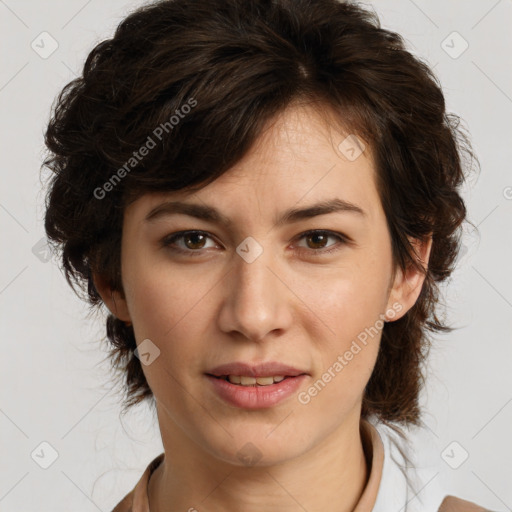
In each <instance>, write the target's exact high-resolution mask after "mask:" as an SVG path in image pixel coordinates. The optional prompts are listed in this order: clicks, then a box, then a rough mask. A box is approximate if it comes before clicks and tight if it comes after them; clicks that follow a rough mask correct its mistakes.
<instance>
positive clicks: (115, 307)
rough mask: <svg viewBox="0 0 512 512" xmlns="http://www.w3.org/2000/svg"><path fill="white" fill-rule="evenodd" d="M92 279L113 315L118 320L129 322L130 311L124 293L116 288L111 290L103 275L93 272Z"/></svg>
mask: <svg viewBox="0 0 512 512" xmlns="http://www.w3.org/2000/svg"><path fill="white" fill-rule="evenodd" d="M93 281H94V286H95V287H96V290H97V291H98V293H99V294H100V296H101V299H102V300H103V302H104V303H105V306H107V308H108V309H109V310H110V312H111V313H112V314H113V315H114V316H115V317H117V318H119V320H122V321H123V322H128V323H131V317H130V312H129V311H128V305H127V303H126V299H125V297H124V294H122V293H121V292H119V291H117V290H113V289H112V288H111V286H110V285H109V284H108V281H107V279H106V278H105V276H103V275H100V274H93Z"/></svg>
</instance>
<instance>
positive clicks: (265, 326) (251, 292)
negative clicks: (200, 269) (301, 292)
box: [218, 249, 295, 342]
mask: <svg viewBox="0 0 512 512" xmlns="http://www.w3.org/2000/svg"><path fill="white" fill-rule="evenodd" d="M248 261H250V260H248ZM248 261H246V260H245V259H244V258H242V257H241V256H239V255H238V254H235V255H234V257H233V262H232V268H231V270H230V272H228V273H227V275H226V276H225V278H224V279H225V282H224V284H223V290H224V296H223V301H222V304H221V310H220V312H219V317H218V319H219V327H220V329H221V330H222V331H223V332H226V333H229V334H231V335H232V336H233V335H234V333H239V334H240V335H242V336H243V337H244V338H246V339H247V340H251V341H258V342H261V341H263V340H265V339H266V338H268V337H269V336H271V335H272V336H278V335H282V334H283V333H284V332H286V330H287V329H289V327H290V326H291V324H292V319H293V314H292V307H293V300H294V297H295V295H294V294H293V292H292V291H291V290H290V289H289V288H288V286H289V285H287V283H286V279H285V276H284V271H283V270H280V269H279V268H278V265H276V263H275V260H274V259H273V258H272V256H271V251H270V250H268V249H265V250H264V251H263V252H262V253H261V254H260V255H259V256H258V257H257V258H256V259H255V260H254V261H252V262H248ZM242 336H238V337H239V338H240V337H242Z"/></svg>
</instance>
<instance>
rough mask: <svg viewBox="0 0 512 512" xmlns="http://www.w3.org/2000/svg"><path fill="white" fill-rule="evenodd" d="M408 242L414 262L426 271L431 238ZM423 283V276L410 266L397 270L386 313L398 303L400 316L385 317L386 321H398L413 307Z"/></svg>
mask: <svg viewBox="0 0 512 512" xmlns="http://www.w3.org/2000/svg"><path fill="white" fill-rule="evenodd" d="M409 241H410V242H411V244H412V247H413V250H414V253H415V255H416V260H417V261H418V263H420V264H421V266H422V267H423V268H424V269H425V270H426V269H427V268H428V261H429V258H430V251H431V249H432V236H428V237H427V238H425V240H424V241H421V240H418V239H411V238H410V239H409ZM424 281H425V275H424V274H423V273H422V272H421V271H420V270H418V269H417V268H416V267H414V266H412V265H410V266H409V268H408V269H406V270H405V271H403V270H402V269H400V268H398V269H397V271H396V274H395V276H394V281H393V285H392V287H391V292H390V294H389V298H388V306H387V307H388V309H387V311H388V310H389V309H390V308H392V307H393V305H394V304H396V303H398V304H400V305H401V309H400V314H398V315H396V314H393V317H392V318H391V317H390V318H388V317H387V315H386V321H394V320H398V319H399V318H401V317H403V316H404V315H405V314H406V313H407V311H409V309H411V308H412V307H413V306H414V304H415V303H416V301H417V300H418V297H419V295H420V293H421V289H422V287H423V283H424ZM393 309H395V308H393Z"/></svg>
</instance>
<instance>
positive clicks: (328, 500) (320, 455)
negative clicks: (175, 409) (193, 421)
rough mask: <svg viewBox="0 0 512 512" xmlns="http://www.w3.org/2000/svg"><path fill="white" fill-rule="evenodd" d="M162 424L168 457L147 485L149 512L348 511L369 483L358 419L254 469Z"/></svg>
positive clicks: (168, 423)
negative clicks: (232, 461) (305, 447)
mask: <svg viewBox="0 0 512 512" xmlns="http://www.w3.org/2000/svg"><path fill="white" fill-rule="evenodd" d="M159 419H160V420H166V421H160V425H161V432H162V440H163V444H164V451H165V454H166V456H165V457H164V460H163V461H162V463H161V464H160V466H159V467H158V468H157V469H156V470H155V471H154V473H153V475H152V476H151V478H150V481H149V485H148V498H149V503H150V510H151V512H171V511H185V510H186V511H189V510H190V511H191V512H193V511H194V510H196V511H201V512H203V511H205V512H206V511H209V510H223V511H225V512H236V511H239V510H243V511H244V512H260V511H261V510H280V511H281V512H299V511H301V512H302V511H304V510H307V511H308V512H320V511H322V512H323V511H325V510H335V511H336V512H350V511H352V510H353V509H354V507H355V506H356V504H357V502H358V501H359V498H360V496H361V494H362V493H363V490H364V488H365V486H366V484H367V482H368V478H369V470H370V468H369V464H368V462H367V457H366V455H365V451H364V448H363V443H362V439H361V434H360V430H359V416H357V417H356V418H354V419H353V420H351V421H350V419H347V421H346V422H345V423H344V424H343V425H342V426H341V427H340V428H339V429H337V430H336V431H334V432H333V433H332V434H331V435H330V436H329V437H328V438H326V439H324V440H323V441H322V442H321V443H320V444H319V445H316V446H315V447H314V449H311V450H309V451H308V452H305V453H303V454H301V455H300V456H298V457H295V458H293V459H289V460H286V461H284V462H280V463H279V464H274V465H267V466H259V465H255V466H252V467H244V466H237V465H233V464H229V463H227V462H224V461H222V460H219V459H218V458H215V457H213V456H212V455H211V454H210V453H208V452H206V451H204V450H202V449H201V447H199V446H198V445H197V444H195V443H193V442H192V441H191V440H190V439H189V438H188V437H187V436H185V435H184V433H183V431H182V430H181V429H179V428H178V427H176V426H175V425H174V423H173V422H172V421H171V420H170V418H168V417H165V413H164V415H163V417H162V415H160V414H159ZM355 420H357V421H355Z"/></svg>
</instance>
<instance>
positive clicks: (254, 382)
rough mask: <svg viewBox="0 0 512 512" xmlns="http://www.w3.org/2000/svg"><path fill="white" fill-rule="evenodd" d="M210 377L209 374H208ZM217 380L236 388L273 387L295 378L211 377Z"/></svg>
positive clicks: (282, 376) (278, 376) (281, 376)
mask: <svg viewBox="0 0 512 512" xmlns="http://www.w3.org/2000/svg"><path fill="white" fill-rule="evenodd" d="M207 375H208V374H207ZM210 377H214V378H216V379H222V380H225V381H227V382H230V383H231V384H235V385H236V386H271V385H272V384H277V383H279V382H282V381H283V380H285V379H290V378H293V377H292V376H288V375H273V376H270V377H251V376H248V375H221V376H216V375H210Z"/></svg>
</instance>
